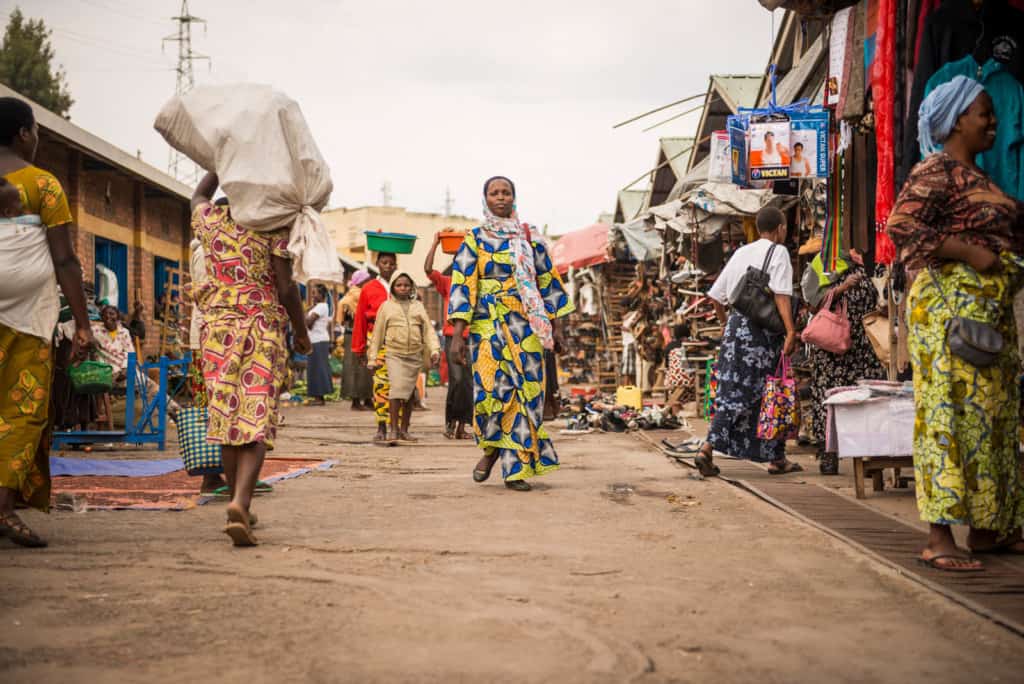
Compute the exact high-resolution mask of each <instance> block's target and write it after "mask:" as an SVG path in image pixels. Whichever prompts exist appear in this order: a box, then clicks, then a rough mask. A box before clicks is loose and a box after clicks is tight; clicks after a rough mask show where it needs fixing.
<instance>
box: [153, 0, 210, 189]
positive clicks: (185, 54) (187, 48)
mask: <svg viewBox="0 0 1024 684" xmlns="http://www.w3.org/2000/svg"><path fill="white" fill-rule="evenodd" d="M171 20H172V21H175V22H177V24H178V32H177V33H176V34H171V35H169V36H167V37H166V38H164V40H163V44H164V45H166V44H167V43H168V42H171V43H177V44H178V67H177V69H176V71H177V73H178V82H177V84H176V86H175V89H174V92H175V94H176V95H184V94H185V93H187V92H188V91H190V90H192V88H193V87H195V84H196V77H195V71H194V70H193V68H192V67H193V63H194V62H197V61H201V60H205V61H206V63H207V64H208V65H209V64H210V58H209V57H208V56H206V55H201V54H199V53H197V52H193V51H192V24H202V25H203V28H204V31H205V28H206V20H205V19H201V18H199V17H197V16H195V15H193V14H192V13H191V12H189V11H188V0H182V2H181V12H179V14H178V16H176V17H171ZM167 172H168V173H169V174H170V175H171V176H173V177H175V178H177V179H178V180H180V181H182V182H183V183H186V184H190V185H194V184H195V182H196V180H197V179H198V176H199V169H198V168H196V165H195V162H193V161H191V160H190V159H188V158H187V157H186V156H185V155H183V154H182V153H181V152H178V151H177V150H175V149H174V148H171V152H170V158H169V159H168V162H167Z"/></svg>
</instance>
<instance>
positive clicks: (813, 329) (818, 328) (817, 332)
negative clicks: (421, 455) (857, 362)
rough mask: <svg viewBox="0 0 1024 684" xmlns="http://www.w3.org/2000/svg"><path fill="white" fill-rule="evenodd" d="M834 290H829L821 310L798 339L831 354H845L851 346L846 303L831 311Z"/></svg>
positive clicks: (841, 303)
mask: <svg viewBox="0 0 1024 684" xmlns="http://www.w3.org/2000/svg"><path fill="white" fill-rule="evenodd" d="M834 296H835V290H834V289H833V290H830V291H829V293H828V294H827V295H826V296H825V301H824V302H822V304H821V310H820V311H818V313H816V314H814V316H813V317H811V321H810V322H809V323H808V324H807V327H806V328H804V332H803V334H802V335H801V336H800V339H801V340H803V341H804V342H806V343H807V344H811V345H814V346H815V347H817V348H818V349H822V350H824V351H827V352H830V353H832V354H845V353H846V352H848V351H850V346H851V345H852V344H853V342H852V340H851V339H850V319H849V318H847V316H846V302H845V301H842V300H840V304H839V307H838V308H837V310H836V311H832V299H833V298H834Z"/></svg>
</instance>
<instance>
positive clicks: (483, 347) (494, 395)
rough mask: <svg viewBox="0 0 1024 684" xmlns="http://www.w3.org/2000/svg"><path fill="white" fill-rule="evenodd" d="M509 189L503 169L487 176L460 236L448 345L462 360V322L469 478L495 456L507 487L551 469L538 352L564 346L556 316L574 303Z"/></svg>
mask: <svg viewBox="0 0 1024 684" xmlns="http://www.w3.org/2000/svg"><path fill="white" fill-rule="evenodd" d="M515 196H516V189H515V185H513V183H512V181H510V180H509V179H508V178H505V177H503V176H495V177H494V178H491V179H489V180H488V181H487V182H486V183H485V184H484V224H483V225H481V226H478V227H476V228H474V229H473V230H472V231H470V232H469V234H467V235H466V240H465V242H464V243H463V244H462V247H460V248H459V253H458V254H457V255H456V256H455V263H454V266H453V270H452V289H451V295H450V297H449V303H448V318H449V320H451V321H452V325H453V328H454V333H453V335H452V345H451V349H450V352H449V353H450V355H451V357H452V361H453V362H454V363H459V364H462V365H465V364H466V346H465V344H466V343H465V342H464V341H463V337H462V331H463V330H464V329H466V328H467V327H468V328H469V355H470V357H471V361H472V370H473V394H474V409H473V424H474V432H475V434H476V439H477V444H479V445H480V446H481V447H482V448H483V450H484V455H483V458H481V459H480V462H479V463H478V464H477V466H476V468H475V469H474V470H473V479H474V480H475V481H476V482H483V481H485V480H486V479H487V478H488V477H490V474H491V469H492V468H493V467H494V464H495V463H496V462H497V461H498V459H501V470H502V476H503V477H504V479H505V486H506V487H508V488H509V489H515V490H518V491H529V490H530V484H529V483H528V482H527V481H526V480H527V479H528V478H531V477H533V476H534V475H543V474H544V473H547V472H549V471H551V470H554V469H556V468H557V467H558V455H557V454H555V448H554V446H553V445H552V444H551V440H550V439H549V438H548V433H547V431H546V430H545V429H544V425H543V418H544V387H545V382H544V381H545V378H544V372H545V371H544V350H545V349H548V350H551V349H555V347H556V346H557V347H561V332H560V330H559V329H558V327H557V324H556V322H555V321H556V319H558V318H561V317H562V316H565V315H567V314H569V313H571V312H572V311H573V305H572V302H571V301H570V300H569V298H568V296H567V295H566V293H565V288H564V287H563V286H562V281H561V279H560V278H559V276H558V273H557V272H556V271H555V269H554V268H553V267H552V265H551V258H550V257H549V256H548V253H547V250H546V249H545V248H544V246H543V245H541V244H539V243H537V242H534V241H533V240H532V239H531V236H530V234H529V231H528V230H527V229H526V228H525V227H524V225H523V224H521V223H520V222H519V217H518V216H517V214H516V207H515Z"/></svg>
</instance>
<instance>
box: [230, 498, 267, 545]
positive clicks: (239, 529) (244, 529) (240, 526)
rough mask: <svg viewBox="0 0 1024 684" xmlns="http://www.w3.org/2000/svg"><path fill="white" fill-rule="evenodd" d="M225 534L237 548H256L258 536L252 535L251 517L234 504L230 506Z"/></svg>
mask: <svg viewBox="0 0 1024 684" xmlns="http://www.w3.org/2000/svg"><path fill="white" fill-rule="evenodd" d="M224 534H226V535H228V536H229V537H231V541H232V542H233V543H234V545H235V546H256V545H257V544H258V543H259V542H257V541H256V536H255V535H253V533H252V524H251V518H250V516H249V515H248V514H247V513H246V512H245V511H243V510H242V509H241V508H239V507H238V506H236V505H234V504H228V524H227V526H226V527H225V528H224Z"/></svg>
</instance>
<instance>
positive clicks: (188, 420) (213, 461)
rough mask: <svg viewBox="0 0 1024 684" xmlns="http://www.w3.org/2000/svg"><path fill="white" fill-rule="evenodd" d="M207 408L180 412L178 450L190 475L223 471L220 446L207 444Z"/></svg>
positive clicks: (195, 408)
mask: <svg viewBox="0 0 1024 684" xmlns="http://www.w3.org/2000/svg"><path fill="white" fill-rule="evenodd" d="M206 420H207V414H206V408H205V407H202V408H200V407H196V406H193V407H192V408H183V409H181V410H180V411H179V412H178V421H177V426H178V448H179V449H180V451H181V460H182V462H183V463H184V464H185V471H186V472H187V473H188V474H189V475H212V474H215V473H220V472H222V471H223V469H224V466H223V464H222V463H221V460H220V445H219V444H207V443H206Z"/></svg>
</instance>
